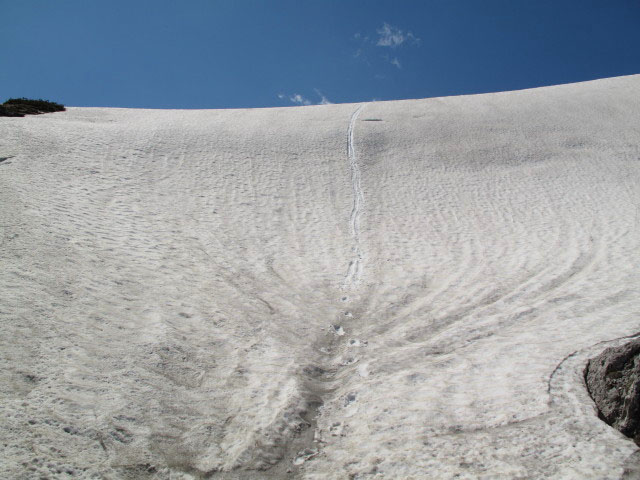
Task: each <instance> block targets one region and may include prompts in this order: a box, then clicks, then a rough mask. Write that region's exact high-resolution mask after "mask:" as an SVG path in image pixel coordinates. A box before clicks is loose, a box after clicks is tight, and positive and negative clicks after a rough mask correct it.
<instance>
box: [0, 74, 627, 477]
mask: <svg viewBox="0 0 640 480" xmlns="http://www.w3.org/2000/svg"><path fill="white" fill-rule="evenodd" d="M0 157H1V158H3V159H6V160H4V161H3V162H2V163H0V182H1V184H0V202H1V204H2V208H1V209H0V228H1V238H2V240H1V242H2V246H1V248H0V258H1V262H2V263H1V268H0V322H1V323H0V331H1V332H2V335H0V353H1V358H2V366H1V367H2V368H1V369H0V387H1V388H0V422H1V423H0V446H1V447H2V448H1V451H0V477H2V478H32V477H34V478H39V476H40V475H48V476H50V477H60V478H67V476H68V475H69V473H68V472H71V473H72V474H74V475H76V476H78V477H85V478H109V479H115V478H159V479H167V478H171V479H189V478H200V477H203V476H207V475H209V477H210V478H229V479H236V478H287V477H292V478H305V479H325V478H335V479H342V478H359V479H364V478H451V477H454V476H456V475H457V476H458V478H496V477H509V478H576V479H585V478H620V477H622V476H623V475H624V471H625V469H627V470H629V471H631V469H632V468H634V465H636V464H637V455H636V454H635V452H637V447H636V446H635V445H634V444H633V442H632V441H630V440H629V439H627V438H625V437H624V436H623V435H622V434H621V433H619V432H617V431H615V430H614V429H612V428H611V427H609V426H607V425H606V424H604V423H603V422H602V421H600V420H599V419H598V418H597V415H596V411H595V407H594V406H593V403H592V402H591V400H590V398H589V397H588V394H587V392H586V389H585V387H584V379H583V375H582V372H583V369H584V366H585V364H586V362H587V359H588V358H589V357H592V356H595V355H597V354H598V353H600V351H602V350H604V348H605V347H606V346H608V345H613V344H616V342H620V343H622V342H623V341H624V340H615V339H618V338H621V337H624V336H630V335H634V334H635V333H636V332H638V331H639V330H640V295H639V293H640V292H639V290H640V288H639V287H640V278H639V276H640V255H639V253H640V249H639V246H640V245H639V243H640V231H639V228H638V226H639V224H640V208H639V205H640V76H630V77H620V78H615V79H606V80H598V81H594V82H588V83H582V84H574V85H564V86H557V87H550V88H541V89H534V90H525V91H518V92H509V93H497V94H488V95H476V96H466V97H449V98H436V99H427V100H410V101H395V102H378V103H369V104H362V105H328V106H314V107H304V108H277V109H262V110H221V111H212V110H210V111H204V110H203V111H178V110H176V111H162V110H127V109H107V108H69V109H68V111H67V112H64V113H56V114H51V115H43V116H37V117H26V118H18V119H13V118H3V119H0ZM272 465H273V466H272ZM268 467H270V468H268ZM260 469H262V470H260Z"/></svg>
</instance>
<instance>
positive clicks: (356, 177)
mask: <svg viewBox="0 0 640 480" xmlns="http://www.w3.org/2000/svg"><path fill="white" fill-rule="evenodd" d="M363 108H364V105H360V106H359V107H358V108H357V109H356V110H355V111H354V112H353V114H352V115H351V120H350V122H349V129H348V130H347V156H348V158H349V167H350V168H351V187H352V190H353V207H352V209H351V217H350V219H349V224H350V226H351V236H352V237H353V241H354V247H353V258H352V260H351V261H350V262H349V268H348V270H347V275H346V276H345V278H344V283H343V287H345V288H346V287H349V286H355V285H357V284H358V283H360V278H361V276H362V260H363V254H362V249H361V248H360V214H361V212H362V206H363V204H364V193H363V192H362V186H361V185H360V167H359V166H358V162H357V157H356V149H355V146H354V140H353V139H354V130H355V125H356V120H358V116H359V115H360V112H361V111H362V109H363Z"/></svg>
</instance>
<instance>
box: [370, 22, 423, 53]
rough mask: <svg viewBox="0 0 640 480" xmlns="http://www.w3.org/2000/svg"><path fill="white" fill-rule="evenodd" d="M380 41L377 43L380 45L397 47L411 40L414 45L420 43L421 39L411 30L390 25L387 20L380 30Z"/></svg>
mask: <svg viewBox="0 0 640 480" xmlns="http://www.w3.org/2000/svg"><path fill="white" fill-rule="evenodd" d="M376 32H378V35H379V36H378V41H377V42H376V45H377V46H378V47H390V48H396V47H399V46H400V45H402V44H403V43H405V42H410V43H411V44H413V45H420V39H419V38H418V37H416V36H415V35H414V34H413V33H411V32H406V33H405V32H404V31H402V30H400V29H399V28H396V27H394V26H393V25H389V24H388V23H387V22H385V23H383V24H382V27H380V28H379V29H378V30H376Z"/></svg>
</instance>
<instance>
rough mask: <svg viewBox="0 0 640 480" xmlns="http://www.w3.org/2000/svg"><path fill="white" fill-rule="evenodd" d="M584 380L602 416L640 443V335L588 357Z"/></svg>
mask: <svg viewBox="0 0 640 480" xmlns="http://www.w3.org/2000/svg"><path fill="white" fill-rule="evenodd" d="M585 380H586V382H587V388H588V390H589V394H590V395H591V398H593V400H594V402H595V404H596V406H597V407H598V412H599V414H600V418H602V420H604V421H605V422H607V423H608V424H609V425H611V426H612V427H614V428H616V429H618V430H620V432H622V433H623V434H625V435H626V436H628V437H630V438H632V439H633V440H634V441H635V442H636V443H637V444H638V445H640V339H636V340H633V341H631V342H629V343H627V344H625V345H622V346H620V347H612V348H607V349H606V350H605V351H604V352H602V353H601V354H600V355H598V356H597V357H595V358H592V359H591V360H589V362H588V364H587V367H586V369H585Z"/></svg>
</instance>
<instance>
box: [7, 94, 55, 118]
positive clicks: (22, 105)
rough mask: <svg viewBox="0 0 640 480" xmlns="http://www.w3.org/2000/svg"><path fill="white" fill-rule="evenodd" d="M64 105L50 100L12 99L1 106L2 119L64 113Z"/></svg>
mask: <svg viewBox="0 0 640 480" xmlns="http://www.w3.org/2000/svg"><path fill="white" fill-rule="evenodd" d="M64 110H65V108H64V105H61V104H59V103H55V102H50V101H48V100H42V99H38V100H31V99H29V98H10V99H9V100H7V101H6V102H4V103H3V104H2V105H0V117H24V116H25V115H38V114H40V113H51V112H63V111H64Z"/></svg>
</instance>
